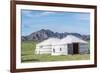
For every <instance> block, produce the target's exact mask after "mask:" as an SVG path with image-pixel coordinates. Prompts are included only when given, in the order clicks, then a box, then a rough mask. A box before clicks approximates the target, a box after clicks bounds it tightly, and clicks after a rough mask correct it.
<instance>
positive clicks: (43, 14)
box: [40, 12, 56, 16]
mask: <svg viewBox="0 0 100 73" xmlns="http://www.w3.org/2000/svg"><path fill="white" fill-rule="evenodd" d="M55 13H56V12H42V13H40V16H47V15H51V14H55Z"/></svg>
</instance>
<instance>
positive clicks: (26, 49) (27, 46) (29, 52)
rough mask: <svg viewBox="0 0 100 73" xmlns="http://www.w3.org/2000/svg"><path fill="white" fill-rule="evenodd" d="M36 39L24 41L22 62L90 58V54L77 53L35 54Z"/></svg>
mask: <svg viewBox="0 0 100 73" xmlns="http://www.w3.org/2000/svg"><path fill="white" fill-rule="evenodd" d="M37 43H38V42H35V41H22V46H21V61H22V62H44V61H45V62H48V61H70V60H88V59H89V58H90V56H89V54H84V55H83V54H81V55H80V54H77V55H67V56H64V55H61V56H51V55H50V54H43V55H36V54H34V51H35V47H36V44H37Z"/></svg>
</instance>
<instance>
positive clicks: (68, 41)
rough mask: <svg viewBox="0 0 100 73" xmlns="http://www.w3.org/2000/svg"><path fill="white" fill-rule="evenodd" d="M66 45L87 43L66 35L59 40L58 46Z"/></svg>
mask: <svg viewBox="0 0 100 73" xmlns="http://www.w3.org/2000/svg"><path fill="white" fill-rule="evenodd" d="M67 43H87V42H86V41H84V40H82V39H80V38H78V37H76V36H73V35H67V36H66V37H65V38H63V39H61V41H60V43H59V44H67Z"/></svg>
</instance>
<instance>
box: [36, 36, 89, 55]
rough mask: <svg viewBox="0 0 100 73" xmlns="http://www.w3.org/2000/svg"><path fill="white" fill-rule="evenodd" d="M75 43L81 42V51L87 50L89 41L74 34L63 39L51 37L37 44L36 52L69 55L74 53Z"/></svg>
mask: <svg viewBox="0 0 100 73" xmlns="http://www.w3.org/2000/svg"><path fill="white" fill-rule="evenodd" d="M73 43H78V44H79V52H80V53H84V52H87V51H88V49H87V42H86V41H84V40H82V39H80V38H78V37H76V36H73V35H68V36H66V37H65V38H63V39H58V38H49V39H47V40H44V41H43V42H40V43H38V44H37V45H36V50H35V53H36V54H51V55H68V54H73Z"/></svg>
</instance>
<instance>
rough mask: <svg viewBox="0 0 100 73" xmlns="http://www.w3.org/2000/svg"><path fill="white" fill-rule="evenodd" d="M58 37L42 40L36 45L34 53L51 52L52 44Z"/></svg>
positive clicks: (57, 40)
mask: <svg viewBox="0 0 100 73" xmlns="http://www.w3.org/2000/svg"><path fill="white" fill-rule="evenodd" d="M59 41H60V39H58V38H49V39H47V40H44V41H43V42H40V43H39V44H37V45H36V50H35V53H36V54H51V52H52V46H53V45H55V44H56V43H57V42H59Z"/></svg>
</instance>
